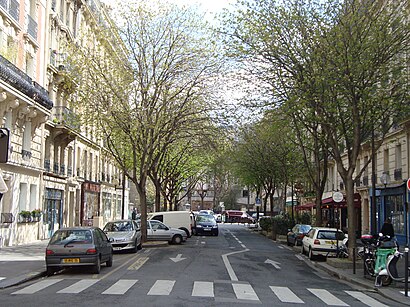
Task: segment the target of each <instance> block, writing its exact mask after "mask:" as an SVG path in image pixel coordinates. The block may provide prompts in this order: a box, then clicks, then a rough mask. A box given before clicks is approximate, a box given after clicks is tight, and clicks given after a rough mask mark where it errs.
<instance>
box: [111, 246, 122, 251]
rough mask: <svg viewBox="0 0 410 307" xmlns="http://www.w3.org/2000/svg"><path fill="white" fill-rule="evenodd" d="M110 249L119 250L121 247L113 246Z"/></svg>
mask: <svg viewBox="0 0 410 307" xmlns="http://www.w3.org/2000/svg"><path fill="white" fill-rule="evenodd" d="M112 249H113V250H115V251H119V250H121V247H113V248H112Z"/></svg>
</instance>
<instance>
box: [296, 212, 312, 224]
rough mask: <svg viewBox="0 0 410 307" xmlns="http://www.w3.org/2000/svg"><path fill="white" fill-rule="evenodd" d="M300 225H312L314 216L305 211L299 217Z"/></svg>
mask: <svg viewBox="0 0 410 307" xmlns="http://www.w3.org/2000/svg"><path fill="white" fill-rule="evenodd" d="M298 223H300V224H307V225H312V216H311V214H310V213H309V212H306V211H303V212H302V214H300V215H299V216H298Z"/></svg>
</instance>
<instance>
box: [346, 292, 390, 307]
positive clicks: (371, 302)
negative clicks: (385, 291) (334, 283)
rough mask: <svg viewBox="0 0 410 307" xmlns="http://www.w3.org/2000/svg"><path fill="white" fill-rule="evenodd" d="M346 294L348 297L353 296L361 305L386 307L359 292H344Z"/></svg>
mask: <svg viewBox="0 0 410 307" xmlns="http://www.w3.org/2000/svg"><path fill="white" fill-rule="evenodd" d="M345 292H346V293H347V294H349V295H350V296H353V297H354V298H356V299H358V300H359V301H361V302H362V303H363V304H365V305H367V306H371V307H386V306H387V305H385V304H382V303H380V302H378V301H376V300H375V299H374V298H372V297H370V296H368V295H366V294H364V293H362V292H359V291H345Z"/></svg>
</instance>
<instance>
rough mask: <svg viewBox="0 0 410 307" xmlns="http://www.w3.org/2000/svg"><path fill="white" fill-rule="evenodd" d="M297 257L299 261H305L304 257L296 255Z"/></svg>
mask: <svg viewBox="0 0 410 307" xmlns="http://www.w3.org/2000/svg"><path fill="white" fill-rule="evenodd" d="M295 257H296V258H298V259H299V260H304V258H303V256H302V255H299V254H295Z"/></svg>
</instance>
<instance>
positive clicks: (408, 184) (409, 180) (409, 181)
mask: <svg viewBox="0 0 410 307" xmlns="http://www.w3.org/2000/svg"><path fill="white" fill-rule="evenodd" d="M407 190H409V191H410V178H409V179H407Z"/></svg>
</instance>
